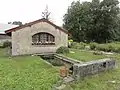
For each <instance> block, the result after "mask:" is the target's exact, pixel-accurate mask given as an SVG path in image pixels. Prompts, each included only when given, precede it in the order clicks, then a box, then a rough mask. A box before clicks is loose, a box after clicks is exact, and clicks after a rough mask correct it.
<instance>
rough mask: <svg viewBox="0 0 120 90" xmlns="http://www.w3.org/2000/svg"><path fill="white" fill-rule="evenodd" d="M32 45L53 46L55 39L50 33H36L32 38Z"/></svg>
mask: <svg viewBox="0 0 120 90" xmlns="http://www.w3.org/2000/svg"><path fill="white" fill-rule="evenodd" d="M32 45H55V37H54V36H53V35H52V34H50V33H45V32H41V33H37V34H34V35H33V36H32Z"/></svg>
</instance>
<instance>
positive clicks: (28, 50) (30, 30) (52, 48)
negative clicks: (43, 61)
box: [12, 22, 68, 55]
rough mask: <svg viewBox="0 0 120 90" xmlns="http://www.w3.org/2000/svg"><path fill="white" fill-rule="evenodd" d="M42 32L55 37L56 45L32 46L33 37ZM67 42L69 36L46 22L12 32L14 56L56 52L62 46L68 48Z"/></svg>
mask: <svg viewBox="0 0 120 90" xmlns="http://www.w3.org/2000/svg"><path fill="white" fill-rule="evenodd" d="M40 32H47V33H50V34H52V35H53V36H55V45H32V36H33V35H34V34H36V33H40ZM67 41H68V34H66V33H64V32H62V31H61V30H58V29H56V28H55V27H53V26H52V25H50V24H48V23H46V22H40V23H37V24H34V25H32V26H29V27H25V28H23V29H20V30H16V31H13V32H12V55H24V54H36V53H46V52H48V53H52V52H56V49H57V48H59V47H60V46H68V45H67Z"/></svg>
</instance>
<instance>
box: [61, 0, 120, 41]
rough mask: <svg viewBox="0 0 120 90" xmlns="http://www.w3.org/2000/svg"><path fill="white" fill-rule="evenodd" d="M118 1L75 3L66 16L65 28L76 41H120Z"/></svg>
mask: <svg viewBox="0 0 120 90" xmlns="http://www.w3.org/2000/svg"><path fill="white" fill-rule="evenodd" d="M118 4H119V2H118V0H103V1H101V2H100V0H92V2H84V3H80V2H79V1H77V2H73V3H72V4H71V6H70V7H69V8H68V11H67V13H66V14H65V15H64V19H63V21H64V24H63V26H64V28H66V29H67V30H69V32H70V33H71V34H72V36H73V40H75V41H78V42H80V41H84V40H87V42H91V41H94V42H99V43H103V42H108V41H110V40H119V39H120V18H119V17H118V15H119V13H120V12H119V11H120V9H119V7H118Z"/></svg>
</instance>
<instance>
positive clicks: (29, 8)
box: [0, 0, 91, 25]
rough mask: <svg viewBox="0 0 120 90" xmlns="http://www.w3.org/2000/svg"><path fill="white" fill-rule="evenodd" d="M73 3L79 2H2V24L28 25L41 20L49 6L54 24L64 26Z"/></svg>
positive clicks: (0, 3)
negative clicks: (64, 17) (20, 23)
mask: <svg viewBox="0 0 120 90" xmlns="http://www.w3.org/2000/svg"><path fill="white" fill-rule="evenodd" d="M72 1H77V0H0V23H6V24H7V23H8V22H9V21H22V22H23V23H27V22H30V21H34V20H37V19H40V18H41V12H42V11H44V9H45V7H46V5H48V8H49V11H50V12H51V19H52V20H53V22H54V23H56V24H57V25H62V23H63V22H62V19H63V15H64V14H65V13H66V11H67V8H68V6H70V4H71V2H72ZM80 1H81V2H83V1H91V0H80Z"/></svg>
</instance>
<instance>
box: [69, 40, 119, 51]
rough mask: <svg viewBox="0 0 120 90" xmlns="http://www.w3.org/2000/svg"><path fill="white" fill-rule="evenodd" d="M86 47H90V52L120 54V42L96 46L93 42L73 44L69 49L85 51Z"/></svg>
mask: <svg viewBox="0 0 120 90" xmlns="http://www.w3.org/2000/svg"><path fill="white" fill-rule="evenodd" d="M86 46H90V49H91V50H98V51H105V52H116V53H120V42H112V43H106V44H98V43H95V42H91V43H83V42H80V43H77V42H73V43H72V46H71V48H73V49H85V47H86Z"/></svg>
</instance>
